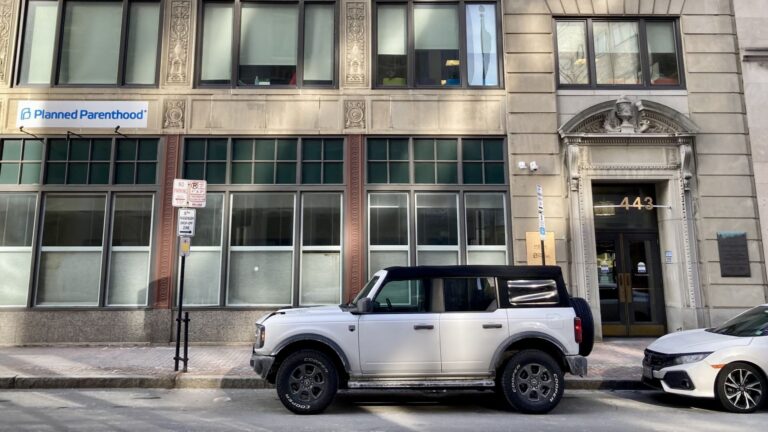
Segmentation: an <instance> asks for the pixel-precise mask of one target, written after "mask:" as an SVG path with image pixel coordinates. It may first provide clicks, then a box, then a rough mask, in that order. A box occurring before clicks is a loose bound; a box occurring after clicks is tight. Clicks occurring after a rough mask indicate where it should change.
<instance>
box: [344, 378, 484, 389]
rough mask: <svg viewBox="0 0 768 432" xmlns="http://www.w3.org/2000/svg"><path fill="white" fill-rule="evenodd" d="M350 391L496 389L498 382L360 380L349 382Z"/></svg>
mask: <svg viewBox="0 0 768 432" xmlns="http://www.w3.org/2000/svg"><path fill="white" fill-rule="evenodd" d="M347 386H348V387H349V388H350V389H382V388H384V389H399V388H403V389H413V388H477V387H484V388H488V387H494V386H496V382H495V381H494V380H492V379H476V380H466V379H461V380H411V381H407V380H360V381H349V382H348V383H347Z"/></svg>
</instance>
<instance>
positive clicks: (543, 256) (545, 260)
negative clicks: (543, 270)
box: [541, 240, 547, 265]
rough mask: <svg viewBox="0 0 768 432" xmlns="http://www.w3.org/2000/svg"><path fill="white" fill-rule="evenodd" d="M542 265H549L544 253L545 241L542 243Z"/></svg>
mask: <svg viewBox="0 0 768 432" xmlns="http://www.w3.org/2000/svg"><path fill="white" fill-rule="evenodd" d="M541 265H547V254H546V253H545V252H544V240H542V241H541Z"/></svg>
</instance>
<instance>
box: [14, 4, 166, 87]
mask: <svg viewBox="0 0 768 432" xmlns="http://www.w3.org/2000/svg"><path fill="white" fill-rule="evenodd" d="M160 8H161V1H160V0H100V1H88V0H29V2H28V3H27V11H26V20H25V26H24V31H23V40H22V50H21V51H22V52H21V60H20V62H19V65H18V80H17V82H18V84H20V85H106V86H115V85H136V86H153V85H155V84H156V83H157V64H158V63H157V56H158V51H159V46H160Z"/></svg>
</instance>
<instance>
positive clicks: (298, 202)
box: [173, 135, 349, 310]
mask: <svg viewBox="0 0 768 432" xmlns="http://www.w3.org/2000/svg"><path fill="white" fill-rule="evenodd" d="M209 138H213V139H218V138H221V139H227V160H226V164H227V167H226V173H225V179H226V181H227V182H226V183H215V184H214V183H208V186H207V187H208V189H207V193H208V194H221V195H222V209H221V210H222V215H221V218H222V220H221V233H220V235H221V237H220V239H221V243H220V245H219V246H194V245H193V246H192V249H191V250H192V252H194V251H196V250H211V251H212V250H214V249H215V250H217V251H219V253H220V260H219V262H218V263H217V265H218V266H219V267H218V269H219V278H218V281H219V285H218V290H217V293H218V299H217V303H215V304H205V305H203V304H199V305H188V304H185V305H184V307H185V308H186V309H193V310H220V309H225V310H274V309H275V307H302V306H304V305H303V304H301V303H300V299H301V292H300V290H301V279H300V277H301V256H300V255H301V253H302V250H303V248H304V246H303V244H302V243H303V237H302V235H303V228H304V227H303V225H304V224H303V219H302V218H303V196H304V195H305V194H310V193H339V194H340V195H341V224H342V225H341V256H342V262H341V274H342V276H343V274H344V271H345V269H346V263H345V262H344V260H343V257H344V253H345V250H346V244H345V243H346V236H345V234H344V222H345V219H344V212H345V211H346V210H345V206H346V205H347V203H348V198H347V197H346V196H345V194H346V193H347V181H348V179H347V177H348V175H349V174H348V172H347V170H348V169H349V165H348V164H349V159H348V157H349V150H348V149H347V146H348V139H347V137H346V136H344V135H328V136H325V135H324V136H322V137H318V136H312V135H274V136H272V135H224V136H207V135H185V136H184V137H183V138H182V142H181V143H180V151H181V153H180V158H179V166H180V168H181V170H182V173H183V168H184V155H185V151H186V145H187V141H188V140H190V139H192V140H194V139H209ZM304 138H308V139H317V138H322V139H341V140H342V142H343V144H342V145H343V152H344V153H343V156H342V163H343V164H344V167H343V168H342V169H343V179H342V180H343V183H333V184H322V183H320V184H316V183H301V162H302V159H301V157H302V148H301V143H302V139H304ZM236 139H251V140H257V139H270V140H279V139H296V140H297V144H296V152H297V153H296V157H297V160H296V166H297V169H296V182H295V183H289V184H280V183H275V184H262V183H257V184H245V183H231V181H230V180H231V165H232V163H233V162H236V161H234V160H233V159H232V156H233V151H232V141H234V140H236ZM182 175H183V174H182ZM242 193H246V194H263V193H279V194H291V195H293V196H294V210H293V218H294V220H293V237H292V239H293V244H292V245H291V246H290V248H291V251H292V253H293V258H292V263H291V271H292V274H291V303H290V304H275V305H268V304H247V305H246V304H232V305H230V304H229V302H228V294H229V291H228V290H229V267H230V258H229V257H230V254H231V251H230V249H231V248H232V245H231V231H232V211H231V209H232V205H233V202H234V199H233V196H234V195H236V194H242ZM192 241H193V243H194V239H193V240H192ZM245 247H246V248H248V247H250V246H245ZM256 247H257V248H262V246H256ZM322 248H325V246H322ZM180 262H181V258H179V259H178V263H180ZM175 272H176V273H175V274H176V275H177V277H176V280H177V282H176V284H175V292H174V294H173V298H174V299H175V301H176V302H178V297H179V292H178V291H179V283H178V281H179V280H180V278H179V277H178V275H179V268H178V267H177V268H176V269H175ZM344 289H345V280H344V278H343V277H342V278H341V292H340V296H341V297H342V301H343V300H344V299H343V294H344Z"/></svg>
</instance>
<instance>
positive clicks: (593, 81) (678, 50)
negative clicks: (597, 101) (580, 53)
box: [552, 15, 686, 90]
mask: <svg viewBox="0 0 768 432" xmlns="http://www.w3.org/2000/svg"><path fill="white" fill-rule="evenodd" d="M558 22H580V23H584V26H585V30H586V34H585V36H586V39H587V40H586V43H587V45H586V47H587V52H586V56H587V67H588V68H589V74H588V77H589V82H588V83H587V84H563V83H561V82H560V52H559V49H558V48H559V47H558V40H557V23H558ZM595 22H636V23H637V26H638V44H639V47H638V49H639V52H638V54H639V60H640V68H641V72H642V83H641V84H637V85H631V84H598V83H597V69H596V65H595V39H594V32H593V24H594V23H595ZM649 22H663V23H671V24H672V34H673V36H674V39H675V40H674V41H673V43H674V46H675V56H676V58H677V71H678V77H679V80H678V84H670V85H658V84H657V85H653V84H651V80H650V56H649V53H648V37H647V26H646V24H647V23H649ZM552 41H553V44H554V47H555V80H556V85H557V89H558V90H685V89H686V80H685V63H684V61H683V54H682V53H683V45H682V37H681V31H680V17H671V18H670V17H626V16H610V15H598V16H594V17H583V18H582V17H576V16H567V15H566V16H553V17H552Z"/></svg>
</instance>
